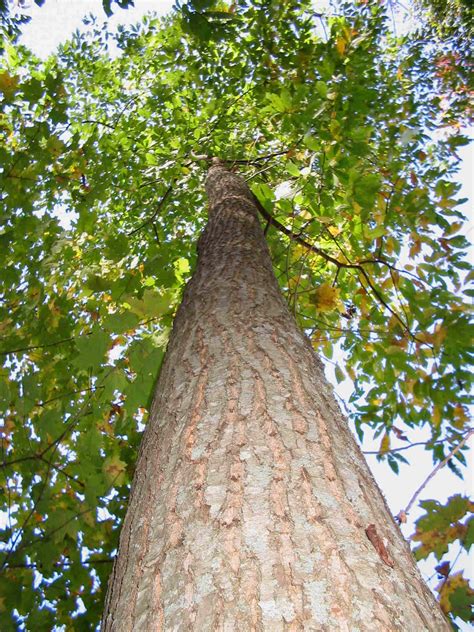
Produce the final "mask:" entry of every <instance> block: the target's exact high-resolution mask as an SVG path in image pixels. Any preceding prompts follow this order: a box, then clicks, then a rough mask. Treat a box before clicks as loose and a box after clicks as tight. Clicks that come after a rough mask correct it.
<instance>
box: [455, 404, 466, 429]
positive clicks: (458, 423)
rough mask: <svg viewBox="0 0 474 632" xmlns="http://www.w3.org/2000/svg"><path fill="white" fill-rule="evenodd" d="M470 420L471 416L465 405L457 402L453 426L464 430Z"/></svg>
mask: <svg viewBox="0 0 474 632" xmlns="http://www.w3.org/2000/svg"><path fill="white" fill-rule="evenodd" d="M468 421H469V417H468V415H467V413H466V409H465V407H464V406H462V405H461V404H456V406H455V407H454V421H453V426H454V427H455V428H459V429H460V430H462V429H463V428H464V426H465V425H466V424H467V422H468Z"/></svg>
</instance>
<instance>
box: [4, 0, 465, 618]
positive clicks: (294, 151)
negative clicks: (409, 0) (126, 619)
mask: <svg viewBox="0 0 474 632" xmlns="http://www.w3.org/2000/svg"><path fill="white" fill-rule="evenodd" d="M203 12H204V13H205V15H204V19H205V21H206V24H208V28H201V29H200V28H197V26H196V25H197V24H198V23H201V24H202V13H203ZM209 12H210V13H211V15H208V13H209ZM195 14H196V15H195ZM197 14H199V16H198V15H197ZM108 41H110V36H109V35H108V33H107V31H106V29H101V28H99V27H94V25H93V26H92V29H91V32H90V34H89V35H88V36H84V37H75V38H74V40H73V41H72V42H71V43H69V44H67V45H65V46H64V47H63V49H62V51H61V52H60V54H59V55H58V56H56V57H52V58H51V59H49V60H47V61H46V62H45V63H40V62H39V60H36V59H34V57H33V56H32V55H31V53H29V52H28V51H26V50H25V49H22V48H21V47H13V46H11V45H7V46H6V48H5V54H4V57H3V69H2V71H1V72H0V91H1V93H2V96H3V101H2V107H3V110H2V118H1V119H0V123H1V129H2V134H3V144H2V147H1V148H0V163H1V164H2V165H3V174H2V176H3V177H2V204H3V209H4V215H3V219H2V221H3V225H2V233H1V236H0V240H1V242H2V248H1V253H2V254H1V256H2V259H3V260H2V266H1V274H2V281H3V283H2V285H3V287H4V288H8V294H7V292H5V295H4V296H3V297H2V299H3V302H2V306H1V307H0V310H1V312H0V314H1V320H0V323H1V324H0V330H1V331H0V334H1V335H2V342H1V352H2V354H3V355H2V357H3V358H4V366H3V369H2V373H1V382H0V394H1V398H2V410H3V414H4V424H3V430H2V450H3V453H2V475H3V484H2V493H3V497H2V502H3V509H4V511H5V514H6V515H7V516H8V517H7V520H6V524H5V529H4V531H5V532H4V541H5V542H6V545H5V548H4V552H3V553H4V554H3V559H2V571H3V572H2V576H1V579H0V582H1V584H0V586H1V591H2V598H3V601H2V602H1V604H2V606H1V607H2V608H3V613H2V628H4V629H9V628H10V629H14V628H15V626H16V625H17V623H15V622H18V621H22V622H23V623H22V625H24V626H25V627H26V628H27V629H51V628H52V626H53V625H54V624H57V625H66V627H67V628H68V629H90V627H91V626H93V625H95V624H96V623H97V621H98V620H99V617H100V613H101V610H102V601H103V597H104V590H103V587H104V585H105V581H106V579H107V576H108V574H109V572H110V562H111V559H112V556H113V552H114V550H115V548H116V546H117V536H118V532H119V527H120V524H121V522H122V519H123V515H124V510H125V506H126V501H127V497H128V489H129V481H130V477H131V475H132V472H133V466H134V462H135V458H136V452H137V447H138V443H139V438H140V433H141V430H142V429H143V424H144V423H145V420H146V414H147V410H148V401H149V397H150V393H151V390H152V387H153V384H154V381H155V379H156V373H157V370H158V367H159V363H160V359H161V357H162V355H163V351H164V348H165V346H166V341H167V337H168V332H169V328H170V325H171V321H172V318H173V314H174V311H175V309H176V306H177V305H178V304H179V302H180V299H181V292H182V287H183V284H184V282H185V281H186V280H187V279H188V278H189V275H190V273H191V271H192V270H193V268H194V265H195V250H194V248H195V238H196V235H197V234H198V233H199V232H200V230H201V229H202V227H203V224H204V217H205V213H204V208H205V203H204V199H203V191H204V188H203V178H204V174H205V171H206V168H207V160H202V159H199V156H201V157H202V156H203V155H204V156H220V157H221V158H223V159H227V160H229V161H231V163H232V162H235V163H236V164H238V167H239V169H240V171H241V172H242V173H243V174H244V175H245V176H246V177H247V179H248V182H249V183H250V184H251V186H252V190H253V193H254V194H255V195H256V197H257V199H258V200H259V203H260V207H261V214H262V218H263V221H264V223H265V225H266V226H267V230H266V237H267V241H268V244H269V247H270V250H271V253H272V258H273V263H274V267H275V271H276V274H277V277H278V279H279V283H280V286H281V289H282V291H283V292H284V293H285V295H286V297H287V299H288V302H289V304H290V306H291V310H292V312H293V314H294V315H295V316H296V318H297V320H298V322H299V324H300V326H301V327H302V328H303V329H304V330H305V331H306V332H307V333H308V335H309V336H310V338H311V340H312V342H313V344H314V346H315V348H316V349H318V350H319V351H321V352H322V353H323V354H324V355H325V356H326V357H328V358H331V355H332V353H333V349H334V346H335V344H340V345H342V347H343V349H344V350H345V353H346V355H345V357H346V361H345V365H344V366H340V365H339V366H338V367H337V369H336V371H337V375H338V376H339V377H340V378H341V377H342V376H343V375H344V374H348V375H349V376H350V377H351V378H353V379H354V380H355V392H354V396H353V398H352V400H353V401H352V403H353V406H354V410H355V413H354V421H355V426H356V429H357V431H358V433H359V435H360V436H362V433H363V432H364V430H368V429H372V430H373V431H374V432H375V433H376V434H377V436H378V437H380V457H381V458H383V459H386V460H387V461H388V463H389V464H390V465H391V467H392V468H395V469H396V468H397V467H398V465H399V463H400V462H401V461H403V460H404V457H403V454H406V452H405V453H403V452H400V451H398V447H399V446H401V447H403V446H404V445H405V444H406V443H407V440H408V441H410V433H411V429H416V428H418V427H420V426H428V427H430V429H431V432H432V438H431V440H430V441H429V442H428V444H427V446H426V448H427V449H429V450H431V451H432V453H433V458H434V461H435V463H440V462H442V461H443V460H444V459H445V458H446V457H448V456H449V455H450V454H451V453H452V452H454V451H455V453H454V456H453V458H452V459H450V460H449V463H448V464H449V465H450V466H451V467H453V468H455V467H456V466H455V465H453V462H455V461H456V462H457V463H459V464H461V465H462V464H463V463H465V457H464V450H465V443H464V442H465V439H466V436H467V434H468V432H469V428H468V425H467V423H468V422H467V403H468V396H467V392H468V390H467V389H468V385H469V380H470V376H469V371H468V364H469V360H470V357H469V348H468V346H467V343H468V340H469V321H468V315H467V299H468V298H469V296H470V294H469V292H470V290H469V289H467V282H468V281H469V271H468V268H469V266H468V264H467V263H466V261H465V259H464V253H465V249H466V246H467V242H466V240H465V239H464V238H463V237H462V236H461V235H460V231H461V229H462V220H463V216H462V213H461V212H460V211H459V210H458V208H457V204H458V202H459V201H458V200H456V193H457V189H458V187H457V185H455V184H454V183H453V182H452V175H453V174H454V173H455V170H456V165H457V162H458V158H457V154H456V151H457V148H458V147H459V146H461V145H463V144H465V143H466V142H467V139H466V138H465V137H464V136H463V135H462V134H461V133H460V131H459V124H460V122H462V121H463V120H465V119H466V118H467V116H468V115H469V112H468V109H467V98H466V90H465V84H463V83H462V79H459V80H458V79H456V81H457V82H458V83H457V87H456V89H451V88H450V89H449V90H447V89H445V86H446V82H445V77H446V76H448V77H449V76H450V71H449V69H448V70H447V71H446V72H444V77H443V76H440V74H439V72H438V71H437V67H436V66H434V67H433V63H432V61H433V58H432V57H430V55H431V54H434V52H433V53H432V51H427V50H426V48H424V47H423V46H422V45H420V42H419V40H414V39H410V38H409V37H408V38H405V39H396V38H395V37H394V36H393V35H392V34H391V33H390V31H389V27H388V24H387V19H386V16H385V13H384V9H383V7H382V6H379V5H378V4H374V3H366V2H359V3H346V4H341V5H340V6H339V9H338V14H337V15H334V16H332V17H330V18H329V19H327V20H322V19H321V17H320V16H319V15H316V14H314V12H313V11H312V9H311V7H310V5H309V4H308V5H305V4H304V3H301V2H298V3H296V2H295V3H291V2H287V3H278V2H273V1H270V0H268V1H264V2H260V1H258V2H253V3H251V4H248V5H247V4H246V3H236V4H234V5H232V6H231V7H225V6H219V8H216V7H215V6H213V5H211V3H207V2H202V3H200V6H199V7H197V3H194V4H193V5H192V6H190V7H189V8H188V12H187V13H186V12H185V13H184V14H183V13H180V14H177V15H175V16H172V17H170V18H167V19H165V20H163V21H156V20H151V19H145V20H144V21H143V23H142V24H141V25H140V26H138V27H136V28H131V29H123V30H121V31H119V33H118V34H117V36H116V38H115V41H116V43H117V45H118V47H119V49H120V55H119V56H118V57H117V58H116V59H113V60H111V59H110V58H109V57H108V55H107V46H108ZM433 70H434V71H433ZM451 72H452V74H453V75H456V76H458V75H457V74H456V73H457V71H456V70H455V69H453V68H451ZM442 74H443V73H442ZM440 95H441V97H440ZM440 126H443V130H444V132H445V133H444V135H442V136H441V137H440V138H438V136H437V135H435V134H434V133H433V132H434V130H436V129H440ZM460 445H461V447H459V446H460ZM426 510H427V515H426V518H425V519H424V521H420V522H419V525H418V534H417V538H418V540H419V541H420V542H421V548H420V549H419V552H418V555H419V556H423V555H428V554H429V553H430V552H431V551H434V552H435V554H436V555H438V556H439V557H440V558H441V557H442V555H443V554H444V553H445V552H446V551H447V550H448V546H449V544H450V543H451V542H453V541H455V540H456V539H459V540H460V542H461V543H462V545H463V546H464V547H465V548H466V549H468V548H469V546H470V543H471V541H472V524H473V523H472V521H471V522H469V525H470V526H469V525H468V523H467V522H466V517H468V514H469V513H470V512H471V511H472V505H470V504H469V502H468V501H467V500H466V499H464V498H459V497H455V498H453V499H452V500H451V502H449V503H448V504H447V505H446V506H444V507H443V506H440V505H439V504H436V503H434V504H433V503H431V504H428V505H426ZM442 571H443V573H444V575H445V576H444V578H443V580H442V583H441V585H440V591H441V596H442V598H443V601H442V604H443V607H444V609H445V611H446V612H452V613H454V614H455V615H458V616H462V617H464V618H465V619H468V618H469V617H470V608H469V599H470V598H471V595H472V593H471V592H470V589H469V587H468V586H467V583H466V580H465V579H464V578H463V576H462V575H459V574H457V573H454V575H452V574H450V572H449V569H447V567H444V568H443V569H442ZM10 616H11V618H10ZM3 620H5V623H4V622H3Z"/></svg>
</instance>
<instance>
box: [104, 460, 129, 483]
mask: <svg viewBox="0 0 474 632" xmlns="http://www.w3.org/2000/svg"><path fill="white" fill-rule="evenodd" d="M126 469H127V464H126V463H124V461H121V460H120V458H119V457H118V456H111V457H109V458H108V459H105V461H104V465H103V466H102V471H103V472H104V474H105V478H106V480H107V482H108V483H110V484H111V485H122V484H123V483H124V482H125V474H126Z"/></svg>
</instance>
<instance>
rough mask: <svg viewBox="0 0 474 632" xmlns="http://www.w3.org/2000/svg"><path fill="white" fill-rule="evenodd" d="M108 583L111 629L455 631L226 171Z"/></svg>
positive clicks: (246, 199) (246, 197)
mask: <svg viewBox="0 0 474 632" xmlns="http://www.w3.org/2000/svg"><path fill="white" fill-rule="evenodd" d="M206 188H207V193H208V197H209V203H210V211H209V222H208V224H207V226H206V228H205V230H204V232H203V234H202V236H201V238H200V239H199V243H198V253H199V261H198V265H197V269H196V272H195V274H194V277H193V279H192V281H191V282H190V283H189V284H188V287H187V288H186V291H185V294H184V299H183V302H182V304H181V306H180V308H179V310H178V314H177V316H176V319H175V323H174V327H173V333H172V335H171V339H170V342H169V346H168V351H167V355H166V359H165V361H164V365H163V368H162V371H161V375H160V378H159V380H158V383H157V387H156V394H155V399H154V402H153V405H152V410H151V413H150V419H149V422H148V425H147V428H146V431H145V433H144V437H143V441H142V445H141V450H140V456H139V459H138V464H137V468H136V474H135V478H134V482H133V486H132V493H131V499H130V505H129V509H128V512H127V516H126V519H125V522H124V525H123V529H122V534H121V538H120V547H119V552H118V557H117V559H116V563H115V565H114V570H113V573H112V576H111V579H110V582H109V589H108V595H107V599H106V607H105V613H104V618H103V625H102V629H103V630H104V631H109V630H114V631H121V632H122V631H129V630H134V631H139V632H147V631H151V630H153V631H155V632H156V631H159V630H166V631H167V632H168V631H169V632H171V631H175V630H176V631H181V630H183V631H184V630H195V631H197V632H206V631H212V632H214V631H221V630H222V631H225V632H231V631H236V632H237V631H239V632H241V631H242V632H244V631H247V630H249V631H254V630H265V631H267V630H268V631H271V632H273V631H279V630H291V631H293V630H294V631H296V630H318V631H319V630H320V631H326V630H327V631H328V632H329V631H331V632H334V631H339V630H344V631H346V630H347V631H356V630H357V631H377V632H381V631H383V632H386V631H391V630H400V631H403V632H421V631H422V630H430V631H436V632H439V631H443V630H450V626H449V625H448V623H447V622H446V620H445V618H444V616H443V614H442V613H441V610H440V609H439V607H438V605H437V603H436V601H435V599H434V597H433V596H432V595H431V593H430V592H429V590H428V589H427V587H426V586H425V584H424V582H423V580H422V579H421V576H420V574H419V572H418V569H417V568H416V564H415V562H414V560H413V557H412V555H411V552H410V550H409V547H408V546H407V544H406V542H405V541H404V539H403V537H402V535H401V533H400V531H399V529H398V527H397V525H396V524H395V522H394V520H393V519H392V517H391V515H390V513H389V511H388V509H387V506H386V504H385V501H384V498H383V497H382V495H381V493H380V491H379V489H378V487H377V485H376V483H375V481H374V479H373V477H372V475H371V474H370V472H369V469H368V467H367V465H366V463H365V460H364V458H363V456H362V454H361V452H360V450H359V449H358V447H357V445H356V442H355V440H354V438H353V437H352V435H351V432H350V430H349V428H348V426H347V423H346V421H345V419H344V418H343V417H342V415H341V413H340V411H339V408H338V406H337V404H336V402H335V399H334V396H333V394H332V388H331V386H330V385H329V384H328V383H327V381H326V379H325V377H324V374H323V369H322V365H321V363H320V361H319V360H318V359H317V357H316V355H315V353H314V352H313V350H312V348H311V345H310V343H309V341H308V340H307V339H306V338H305V337H304V335H303V334H302V333H301V331H300V330H299V329H298V327H297V326H296V323H295V322H294V320H293V318H292V316H291V314H290V312H289V310H288V308H287V305H286V303H285V302H284V300H283V298H282V296H281V294H280V291H279V288H278V285H277V282H276V279H275V276H274V274H273V270H272V264H271V260H270V255H269V252H268V248H267V245H266V243H265V238H264V235H263V232H262V229H261V227H260V224H259V221H258V216H257V210H256V206H255V202H254V198H253V196H252V194H251V192H250V191H249V189H248V187H247V185H246V183H245V181H244V180H243V179H242V178H241V177H240V176H238V175H235V174H233V173H230V172H228V171H226V170H225V169H224V167H223V166H221V165H219V164H215V165H213V166H212V167H211V168H210V170H209V175H208V179H207V184H206Z"/></svg>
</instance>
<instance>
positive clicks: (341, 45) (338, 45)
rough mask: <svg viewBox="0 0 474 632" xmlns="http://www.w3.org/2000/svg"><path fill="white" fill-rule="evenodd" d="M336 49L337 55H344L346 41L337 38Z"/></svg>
mask: <svg viewBox="0 0 474 632" xmlns="http://www.w3.org/2000/svg"><path fill="white" fill-rule="evenodd" d="M336 49H337V52H338V53H339V55H341V56H342V55H344V51H345V50H346V41H345V39H344V38H343V37H338V38H337V41H336Z"/></svg>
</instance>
